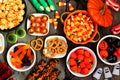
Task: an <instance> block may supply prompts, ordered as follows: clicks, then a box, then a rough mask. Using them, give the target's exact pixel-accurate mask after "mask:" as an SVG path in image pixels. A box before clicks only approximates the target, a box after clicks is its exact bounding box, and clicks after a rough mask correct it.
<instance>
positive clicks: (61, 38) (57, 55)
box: [44, 35, 68, 58]
mask: <svg viewBox="0 0 120 80" xmlns="http://www.w3.org/2000/svg"><path fill="white" fill-rule="evenodd" d="M54 38H58V39H60V40H63V41H65V44H67V41H66V39H65V38H64V37H63V36H58V35H53V36H48V37H47V38H46V39H45V43H44V48H45V47H47V46H48V45H47V41H48V40H50V39H54ZM67 48H68V46H67V45H66V49H67ZM46 52H47V50H45V53H46ZM66 52H67V51H65V52H64V53H62V54H56V55H55V56H54V57H52V58H63V57H64V56H65V55H66ZM45 55H48V56H49V54H47V53H46V54H45Z"/></svg>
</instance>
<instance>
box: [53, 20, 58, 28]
mask: <svg viewBox="0 0 120 80" xmlns="http://www.w3.org/2000/svg"><path fill="white" fill-rule="evenodd" d="M53 25H54V29H57V27H58V22H57V21H55V22H53Z"/></svg>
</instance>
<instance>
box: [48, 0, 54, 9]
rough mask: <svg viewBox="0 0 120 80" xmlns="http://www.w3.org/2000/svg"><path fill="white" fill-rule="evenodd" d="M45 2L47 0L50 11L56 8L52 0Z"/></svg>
mask: <svg viewBox="0 0 120 80" xmlns="http://www.w3.org/2000/svg"><path fill="white" fill-rule="evenodd" d="M47 2H48V4H49V6H50V9H51V10H52V11H55V10H56V5H55V3H54V2H53V0H47Z"/></svg>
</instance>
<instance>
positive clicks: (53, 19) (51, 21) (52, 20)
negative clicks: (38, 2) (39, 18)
mask: <svg viewBox="0 0 120 80" xmlns="http://www.w3.org/2000/svg"><path fill="white" fill-rule="evenodd" d="M55 21H57V19H55V18H51V19H50V21H49V22H50V23H53V22H55Z"/></svg>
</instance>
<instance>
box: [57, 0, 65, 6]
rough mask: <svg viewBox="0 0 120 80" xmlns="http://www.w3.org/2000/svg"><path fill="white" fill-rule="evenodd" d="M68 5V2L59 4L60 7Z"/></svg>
mask: <svg viewBox="0 0 120 80" xmlns="http://www.w3.org/2000/svg"><path fill="white" fill-rule="evenodd" d="M65 5H66V3H65V2H61V1H60V2H58V6H60V7H62V6H65Z"/></svg>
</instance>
